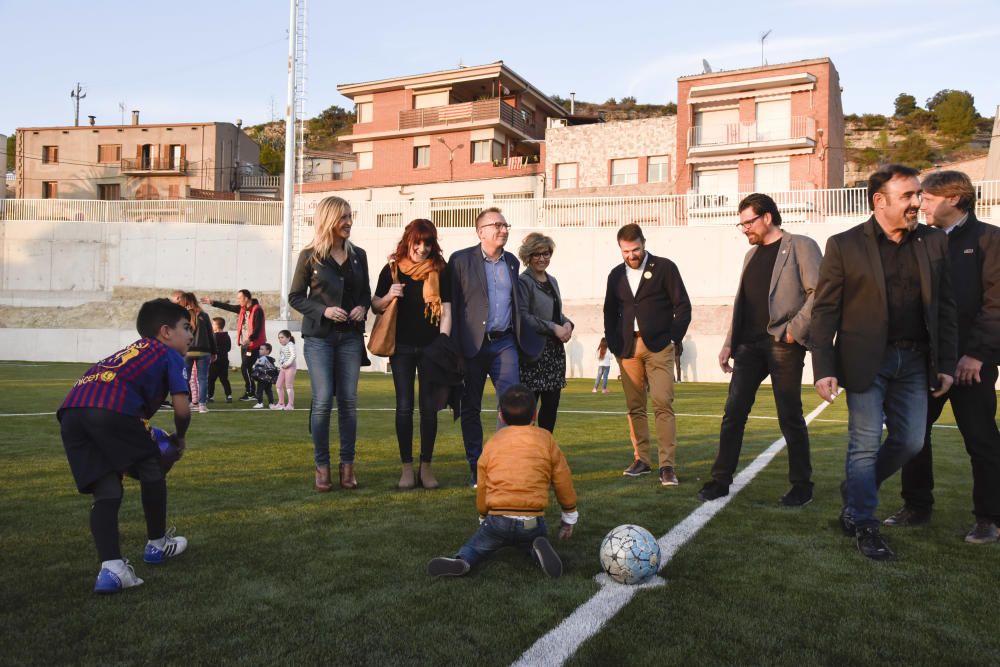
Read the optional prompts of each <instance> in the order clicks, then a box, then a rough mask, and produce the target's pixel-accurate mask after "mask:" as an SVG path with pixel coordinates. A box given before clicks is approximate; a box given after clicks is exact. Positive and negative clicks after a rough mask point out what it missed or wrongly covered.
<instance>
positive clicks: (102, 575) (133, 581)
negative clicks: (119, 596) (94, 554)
mask: <svg viewBox="0 0 1000 667" xmlns="http://www.w3.org/2000/svg"><path fill="white" fill-rule="evenodd" d="M119 562H120V563H121V565H120V566H118V567H102V568H101V571H100V572H98V573H97V582H96V583H95V584H94V592H95V593H99V594H101V595H107V594H110V593H121V592H122V591H123V590H125V589H126V588H132V587H133V586H141V585H142V584H143V581H142V579H140V578H139V577H137V576H135V570H133V569H132V566H131V565H130V564H129V562H128V561H127V560H122V561H119Z"/></svg>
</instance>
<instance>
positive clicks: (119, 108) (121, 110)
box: [118, 100, 125, 125]
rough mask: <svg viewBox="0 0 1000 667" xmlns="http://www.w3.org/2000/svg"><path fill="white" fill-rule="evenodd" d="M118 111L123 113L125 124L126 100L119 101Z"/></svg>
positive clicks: (123, 122)
mask: <svg viewBox="0 0 1000 667" xmlns="http://www.w3.org/2000/svg"><path fill="white" fill-rule="evenodd" d="M118 111H120V112H121V114H122V125H124V124H125V100H122V101H121V102H119V103H118Z"/></svg>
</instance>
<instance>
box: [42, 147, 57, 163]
mask: <svg viewBox="0 0 1000 667" xmlns="http://www.w3.org/2000/svg"><path fill="white" fill-rule="evenodd" d="M58 162H59V147H58V146H42V164H57V163H58Z"/></svg>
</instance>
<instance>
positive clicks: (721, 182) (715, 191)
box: [694, 167, 739, 207]
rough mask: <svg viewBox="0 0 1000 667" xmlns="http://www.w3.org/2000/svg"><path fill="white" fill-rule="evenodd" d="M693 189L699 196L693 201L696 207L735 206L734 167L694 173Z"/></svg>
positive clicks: (736, 192)
mask: <svg viewBox="0 0 1000 667" xmlns="http://www.w3.org/2000/svg"><path fill="white" fill-rule="evenodd" d="M694 188H695V192H697V193H698V195H699V196H698V197H697V198H696V199H695V206H696V207H705V206H707V207H715V206H727V205H730V206H732V205H735V204H736V203H737V202H736V197H737V195H738V193H739V176H738V172H737V170H736V168H735V167H733V168H730V169H705V170H703V171H696V172H695V173H694ZM730 200H732V201H730Z"/></svg>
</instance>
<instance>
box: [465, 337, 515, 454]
mask: <svg viewBox="0 0 1000 667" xmlns="http://www.w3.org/2000/svg"><path fill="white" fill-rule="evenodd" d="M487 375H489V376H490V379H491V380H493V387H494V388H495V389H496V393H497V397H500V396H502V395H503V393H504V392H505V391H507V390H508V389H509V388H510V387H512V386H514V385H515V384H517V383H518V382H520V381H521V371H520V368H519V367H518V362H517V343H516V342H515V341H514V334H509V335H507V336H504V337H502V338H499V339H497V340H494V341H489V340H484V341H483V346H482V348H480V350H479V354H477V355H476V356H474V357H472V358H471V359H470V358H467V359H466V360H465V391H464V393H463V394H462V439H463V440H464V441H465V458H466V459H468V461H469V465H470V466H471V467H472V469H473V470H475V467H476V463H477V462H478V461H479V455H480V454H482V452H483V422H482V421H481V419H480V411H481V410H482V407H483V387H485V386H486V376H487ZM497 428H500V424H499V420H498V423H497Z"/></svg>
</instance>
